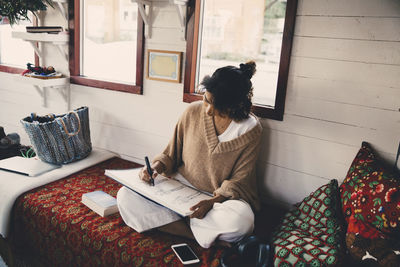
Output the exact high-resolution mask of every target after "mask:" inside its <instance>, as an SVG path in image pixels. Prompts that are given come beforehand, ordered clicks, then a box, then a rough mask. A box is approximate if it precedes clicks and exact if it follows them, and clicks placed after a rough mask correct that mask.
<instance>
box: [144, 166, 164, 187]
mask: <svg viewBox="0 0 400 267" xmlns="http://www.w3.org/2000/svg"><path fill="white" fill-rule="evenodd" d="M151 169H152V170H153V176H152V178H153V179H154V178H156V177H157V175H158V174H159V173H162V172H164V169H165V167H164V164H162V163H161V162H160V161H156V162H154V163H153V164H152V165H151ZM139 177H140V179H141V180H143V181H145V182H147V183H150V174H149V172H148V171H147V167H146V166H144V167H143V168H142V169H141V170H140V172H139Z"/></svg>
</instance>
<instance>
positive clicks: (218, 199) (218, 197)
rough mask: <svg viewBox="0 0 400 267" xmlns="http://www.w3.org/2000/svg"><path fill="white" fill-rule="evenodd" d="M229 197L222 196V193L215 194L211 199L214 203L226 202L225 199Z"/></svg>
mask: <svg viewBox="0 0 400 267" xmlns="http://www.w3.org/2000/svg"><path fill="white" fill-rule="evenodd" d="M227 199H228V198H226V197H224V196H222V195H215V196H213V197H212V198H211V200H212V201H213V202H214V203H222V202H224V201H225V200H227Z"/></svg>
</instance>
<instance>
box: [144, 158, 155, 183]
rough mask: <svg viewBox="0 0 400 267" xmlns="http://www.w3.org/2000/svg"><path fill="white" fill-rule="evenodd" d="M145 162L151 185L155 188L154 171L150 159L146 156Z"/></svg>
mask: <svg viewBox="0 0 400 267" xmlns="http://www.w3.org/2000/svg"><path fill="white" fill-rule="evenodd" d="M144 160H145V161H146V167H147V172H148V173H149V174H150V185H152V186H154V179H153V170H152V169H151V167H150V162H149V158H148V157H147V156H146V157H144Z"/></svg>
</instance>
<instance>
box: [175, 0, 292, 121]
mask: <svg viewBox="0 0 400 267" xmlns="http://www.w3.org/2000/svg"><path fill="white" fill-rule="evenodd" d="M297 2H298V0H287V5H286V13H285V24H284V30H283V38H282V47H281V56H280V62H279V72H278V82H277V89H276V95H275V106H274V108H271V107H268V106H266V105H258V104H254V105H253V107H252V112H254V114H256V115H257V116H259V117H262V118H269V119H274V120H279V121H282V120H283V113H284V109H285V98H286V87H287V81H288V75H289V65H290V55H291V50H292V43H293V35H294V26H295V21H296V11H297ZM200 9H201V0H190V1H189V3H188V9H187V12H188V15H187V18H188V22H187V26H186V27H187V32H186V36H187V43H186V64H185V79H184V86H183V101H184V102H187V103H190V102H193V101H196V100H201V99H202V95H200V94H196V93H195V87H196V84H195V82H196V67H197V55H198V43H199V42H198V41H199V23H200V15H201V14H200V12H201V10H200Z"/></svg>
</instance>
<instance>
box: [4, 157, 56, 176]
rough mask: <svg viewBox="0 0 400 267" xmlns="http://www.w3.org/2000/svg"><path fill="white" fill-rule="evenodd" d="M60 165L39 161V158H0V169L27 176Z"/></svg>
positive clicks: (35, 174) (36, 174) (38, 173)
mask: <svg viewBox="0 0 400 267" xmlns="http://www.w3.org/2000/svg"><path fill="white" fill-rule="evenodd" d="M59 167H61V166H60V165H53V164H49V163H46V162H44V161H41V160H40V159H39V158H37V157H34V158H23V157H18V156H15V157H11V158H7V159H2V160H0V170H4V171H10V172H15V173H18V174H22V175H27V176H38V175H40V174H42V173H45V172H48V171H51V170H53V169H56V168H59Z"/></svg>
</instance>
